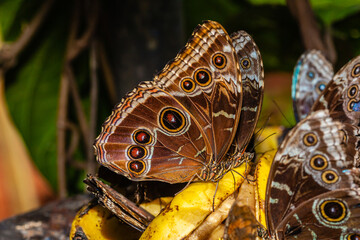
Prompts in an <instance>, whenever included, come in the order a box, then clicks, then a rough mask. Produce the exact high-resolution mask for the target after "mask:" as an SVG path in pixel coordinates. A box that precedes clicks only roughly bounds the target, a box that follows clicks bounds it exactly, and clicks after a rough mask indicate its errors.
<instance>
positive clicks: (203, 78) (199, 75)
mask: <svg viewBox="0 0 360 240" xmlns="http://www.w3.org/2000/svg"><path fill="white" fill-rule="evenodd" d="M194 79H195V81H196V82H197V83H198V84H199V85H200V86H202V87H205V86H207V85H209V84H210V83H211V80H212V79H211V73H210V72H209V70H207V69H204V68H200V69H198V70H196V71H195V73H194Z"/></svg>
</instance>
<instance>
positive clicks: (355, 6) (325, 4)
mask: <svg viewBox="0 0 360 240" xmlns="http://www.w3.org/2000/svg"><path fill="white" fill-rule="evenodd" d="M249 1H250V2H251V3H252V4H256V5H262V4H279V5H285V4H286V1H285V0H249ZM310 3H311V6H312V8H313V10H314V12H315V14H316V15H317V16H318V17H319V18H320V19H321V20H322V21H323V22H324V23H325V24H326V25H331V24H332V23H334V22H337V21H340V20H343V19H345V18H346V17H349V16H350V15H353V14H355V13H357V12H359V11H360V1H359V0H311V1H310Z"/></svg>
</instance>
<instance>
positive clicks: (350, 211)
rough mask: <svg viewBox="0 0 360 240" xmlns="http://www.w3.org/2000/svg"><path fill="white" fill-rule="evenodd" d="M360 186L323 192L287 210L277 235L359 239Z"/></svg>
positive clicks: (301, 237) (302, 237)
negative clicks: (289, 210)
mask: <svg viewBox="0 0 360 240" xmlns="http://www.w3.org/2000/svg"><path fill="white" fill-rule="evenodd" d="M359 222H360V188H356V189H349V188H348V189H339V190H335V191H330V192H326V193H324V194H321V195H319V196H316V197H314V198H312V199H309V200H307V201H305V202H303V203H302V204H301V205H300V206H298V207H297V208H295V209H294V210H293V211H292V212H291V213H289V214H288V216H287V217H286V219H284V220H283V221H282V222H281V223H280V225H279V226H278V229H277V230H276V236H277V237H278V238H277V239H359V238H360V225H359Z"/></svg>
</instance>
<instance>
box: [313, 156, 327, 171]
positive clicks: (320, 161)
mask: <svg viewBox="0 0 360 240" xmlns="http://www.w3.org/2000/svg"><path fill="white" fill-rule="evenodd" d="M310 166H311V167H312V168H313V169H315V170H318V171H319V170H323V169H325V168H326V167H327V166H328V160H327V159H326V157H324V156H323V155H320V154H316V155H314V156H313V157H312V158H311V159H310Z"/></svg>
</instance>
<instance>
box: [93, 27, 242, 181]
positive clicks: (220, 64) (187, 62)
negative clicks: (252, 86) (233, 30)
mask: <svg viewBox="0 0 360 240" xmlns="http://www.w3.org/2000/svg"><path fill="white" fill-rule="evenodd" d="M241 89H242V88H241V76H240V71H239V67H238V60H237V56H236V54H235V50H234V48H233V46H232V43H231V39H230V37H229V36H228V34H227V33H226V31H225V30H224V29H223V28H222V26H221V25H220V24H218V23H216V22H212V21H206V22H205V23H204V24H202V25H200V26H199V27H198V28H196V29H195V31H194V33H193V35H192V37H191V38H190V40H189V42H188V43H187V44H186V46H185V48H184V49H182V50H181V51H180V53H179V54H178V55H177V56H176V57H175V59H174V60H172V61H171V62H169V63H168V64H167V65H166V66H165V68H164V69H163V70H162V71H161V72H160V73H159V74H158V75H157V76H155V78H154V81H151V82H143V83H141V84H139V86H138V87H137V88H135V89H134V90H133V91H132V92H130V93H129V94H128V95H127V96H126V97H125V98H124V99H123V100H122V101H121V102H120V104H119V105H118V106H117V107H116V108H115V109H114V110H113V112H112V114H111V116H110V117H109V118H108V119H107V120H106V121H105V123H104V125H103V128H102V132H101V134H100V135H99V137H98V138H97V139H96V141H95V152H96V155H97V160H98V161H99V162H100V163H101V164H102V165H104V166H106V167H108V168H110V169H112V170H113V171H115V172H117V173H120V174H122V175H124V176H127V177H128V178H130V179H132V180H145V179H148V180H159V181H165V182H170V183H177V182H187V181H190V180H191V179H194V178H195V179H201V180H212V179H211V178H212V177H213V174H211V176H210V174H208V171H207V172H206V173H207V174H205V176H204V174H201V173H203V170H204V169H205V168H208V169H209V166H212V165H216V163H217V162H218V161H221V160H222V158H223V157H224V156H225V153H226V151H227V150H228V149H229V147H230V145H231V142H232V141H233V139H234V135H235V133H236V129H237V124H238V122H239V119H240V111H241V100H242V91H241Z"/></svg>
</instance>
